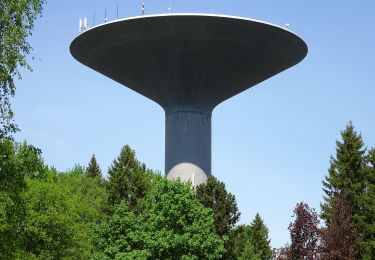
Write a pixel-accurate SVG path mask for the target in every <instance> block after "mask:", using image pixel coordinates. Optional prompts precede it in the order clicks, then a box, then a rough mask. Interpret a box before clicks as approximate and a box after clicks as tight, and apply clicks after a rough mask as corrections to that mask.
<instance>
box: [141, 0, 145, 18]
mask: <svg viewBox="0 0 375 260" xmlns="http://www.w3.org/2000/svg"><path fill="white" fill-rule="evenodd" d="M141 13H142V15H144V14H145V2H143V1H142V6H141Z"/></svg>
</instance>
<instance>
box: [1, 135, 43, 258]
mask: <svg viewBox="0 0 375 260" xmlns="http://www.w3.org/2000/svg"><path fill="white" fill-rule="evenodd" d="M46 169H47V168H46V167H45V166H44V163H43V159H42V157H41V152H40V150H39V149H36V148H35V147H33V146H31V145H29V144H27V143H26V142H23V143H21V144H19V143H15V142H14V141H12V140H10V139H6V138H3V139H0V258H1V259H11V258H13V257H14V253H15V252H16V249H17V248H18V246H19V244H20V242H21V240H20V227H21V226H22V223H23V221H24V218H25V207H26V205H25V202H24V200H23V197H22V193H23V192H24V191H25V189H26V188H27V185H26V182H25V177H29V178H33V179H45V178H46V177H47V175H46V174H45V172H46Z"/></svg>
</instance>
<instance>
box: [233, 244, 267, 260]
mask: <svg viewBox="0 0 375 260" xmlns="http://www.w3.org/2000/svg"><path fill="white" fill-rule="evenodd" d="M237 259H238V260H266V259H270V257H267V258H262V257H261V256H260V255H259V254H257V253H256V251H255V250H254V247H253V245H252V244H251V243H250V242H247V243H246V244H245V247H244V249H243V252H242V254H241V255H240V256H239V257H238V258H237Z"/></svg>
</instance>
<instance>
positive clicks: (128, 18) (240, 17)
mask: <svg viewBox="0 0 375 260" xmlns="http://www.w3.org/2000/svg"><path fill="white" fill-rule="evenodd" d="M168 16H204V17H216V18H226V19H236V20H243V21H248V22H255V23H262V24H264V25H268V26H272V27H276V28H279V29H282V30H284V31H287V32H289V33H291V34H293V35H295V36H296V37H298V38H300V39H301V41H302V42H304V40H303V39H302V38H301V37H300V36H299V35H298V34H296V33H295V32H293V31H291V30H290V29H286V28H285V27H283V26H281V25H277V24H273V23H270V22H265V21H262V20H258V19H253V18H247V17H242V16H234V15H225V14H211V13H165V14H150V15H138V16H131V17H126V18H120V19H115V20H111V21H108V22H106V23H101V24H98V25H95V26H93V27H90V28H88V29H87V30H85V31H83V32H81V33H79V34H78V35H77V36H76V37H75V38H78V37H79V36H80V35H83V34H85V33H87V32H89V31H91V30H93V29H95V28H99V27H102V26H106V25H108V24H112V23H117V22H122V21H130V20H136V19H147V18H153V17H168ZM73 42H74V40H73ZM304 43H305V42H304ZM305 45H306V48H307V44H306V43H305Z"/></svg>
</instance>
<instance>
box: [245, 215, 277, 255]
mask: <svg viewBox="0 0 375 260" xmlns="http://www.w3.org/2000/svg"><path fill="white" fill-rule="evenodd" d="M250 244H251V246H252V249H253V251H254V253H255V254H256V255H258V256H259V257H260V259H271V257H272V249H271V246H270V240H269V238H268V228H267V227H266V225H265V224H264V222H263V220H262V218H261V217H260V215H259V213H257V214H256V215H255V218H254V220H253V221H252V223H251V224H250Z"/></svg>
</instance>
